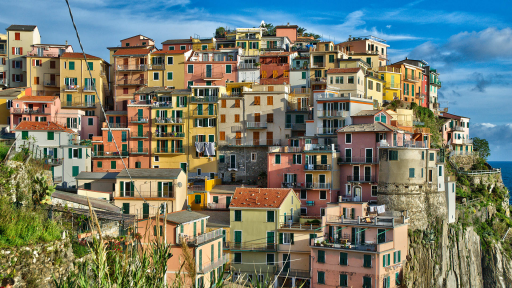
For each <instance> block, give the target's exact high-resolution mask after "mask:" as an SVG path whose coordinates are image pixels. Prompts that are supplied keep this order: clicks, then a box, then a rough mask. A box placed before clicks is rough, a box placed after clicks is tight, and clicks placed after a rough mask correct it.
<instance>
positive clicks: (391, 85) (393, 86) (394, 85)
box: [384, 82, 400, 89]
mask: <svg viewBox="0 0 512 288" xmlns="http://www.w3.org/2000/svg"><path fill="white" fill-rule="evenodd" d="M384 87H386V88H387V89H400V83H394V82H392V83H387V82H386V84H385V85H384Z"/></svg>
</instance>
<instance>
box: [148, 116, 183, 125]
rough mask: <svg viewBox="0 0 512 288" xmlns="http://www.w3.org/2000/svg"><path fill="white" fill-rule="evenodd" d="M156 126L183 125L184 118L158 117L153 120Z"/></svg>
mask: <svg viewBox="0 0 512 288" xmlns="http://www.w3.org/2000/svg"><path fill="white" fill-rule="evenodd" d="M153 119H154V120H155V123H156V124H183V118H180V117H175V118H172V117H171V118H164V117H157V118H153Z"/></svg>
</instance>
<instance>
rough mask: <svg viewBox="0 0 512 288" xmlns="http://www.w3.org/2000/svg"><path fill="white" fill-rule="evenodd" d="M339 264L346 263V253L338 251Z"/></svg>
mask: <svg viewBox="0 0 512 288" xmlns="http://www.w3.org/2000/svg"><path fill="white" fill-rule="evenodd" d="M340 265H344V266H346V265H348V254H347V253H344V252H340Z"/></svg>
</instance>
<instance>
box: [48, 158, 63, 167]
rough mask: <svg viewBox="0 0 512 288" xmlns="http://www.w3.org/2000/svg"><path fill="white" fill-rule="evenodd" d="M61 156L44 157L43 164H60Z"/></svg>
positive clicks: (61, 161)
mask: <svg viewBox="0 0 512 288" xmlns="http://www.w3.org/2000/svg"><path fill="white" fill-rule="evenodd" d="M63 160H64V159H63V158H45V159H44V164H47V165H50V166H60V165H62V163H63Z"/></svg>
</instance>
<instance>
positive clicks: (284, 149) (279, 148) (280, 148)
mask: <svg viewBox="0 0 512 288" xmlns="http://www.w3.org/2000/svg"><path fill="white" fill-rule="evenodd" d="M302 151H303V149H302V147H292V146H271V147H268V152H269V153H288V152H289V153H300V152H302Z"/></svg>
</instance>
